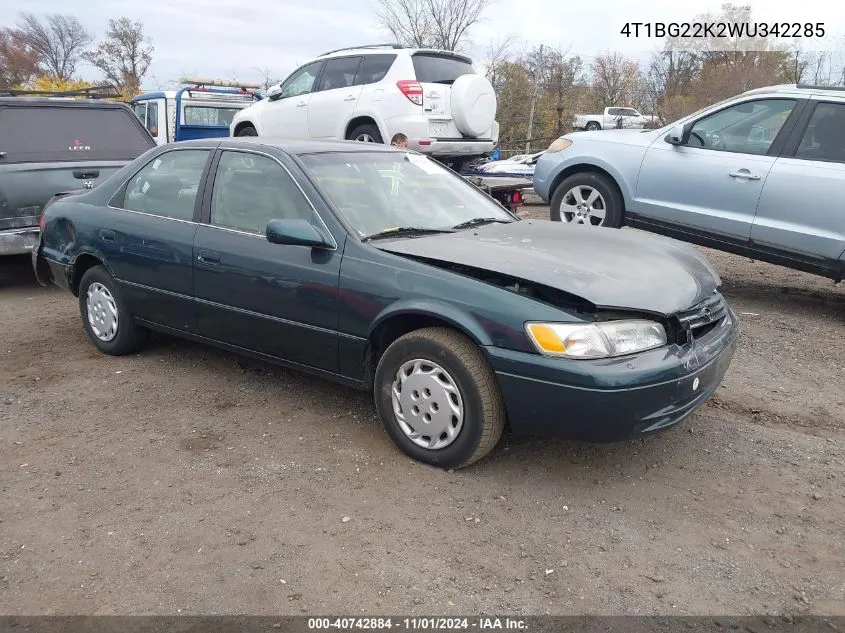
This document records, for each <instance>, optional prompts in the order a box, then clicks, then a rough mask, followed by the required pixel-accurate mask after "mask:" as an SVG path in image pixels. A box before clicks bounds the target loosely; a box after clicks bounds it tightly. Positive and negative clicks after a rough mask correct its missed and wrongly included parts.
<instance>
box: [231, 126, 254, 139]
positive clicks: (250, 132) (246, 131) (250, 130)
mask: <svg viewBox="0 0 845 633" xmlns="http://www.w3.org/2000/svg"><path fill="white" fill-rule="evenodd" d="M235 136H258V131H257V130H256V129H255V128H254V127H252V126H251V125H247V126H246V127H242V128H241V129H240V130H238V133H237V134H235Z"/></svg>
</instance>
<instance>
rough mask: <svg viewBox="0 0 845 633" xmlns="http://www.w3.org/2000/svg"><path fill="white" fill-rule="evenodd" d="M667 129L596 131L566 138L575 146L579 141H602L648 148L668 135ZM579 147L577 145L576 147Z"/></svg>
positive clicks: (574, 133) (573, 134)
mask: <svg viewBox="0 0 845 633" xmlns="http://www.w3.org/2000/svg"><path fill="white" fill-rule="evenodd" d="M666 133H667V132H666V130H665V129H658V130H616V129H608V130H596V131H594V132H573V133H571V134H567V135H566V138H568V139H569V140H570V141H572V142H573V145H575V144H577V143H578V142H579V141H584V140H589V141H590V142H591V143H595V142H596V141H602V142H605V143H623V144H626V145H640V146H643V147H647V146H648V145H651V144H652V143H653V142H654V141H655V140H657V139H658V138H660V136H661V134H662V135H664V136H665V135H666ZM575 146H576V147H577V145H575Z"/></svg>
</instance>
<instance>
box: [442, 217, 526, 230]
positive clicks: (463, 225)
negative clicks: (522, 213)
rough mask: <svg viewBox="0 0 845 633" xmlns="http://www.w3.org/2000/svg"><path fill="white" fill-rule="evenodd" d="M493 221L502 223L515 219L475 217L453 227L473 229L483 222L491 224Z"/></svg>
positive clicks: (508, 222)
mask: <svg viewBox="0 0 845 633" xmlns="http://www.w3.org/2000/svg"><path fill="white" fill-rule="evenodd" d="M491 222H499V223H501V224H510V223H511V222H513V220H505V219H504V218H473V219H472V220H467V221H466V222H461V223H460V224H456V225H455V226H453V227H452V228H453V229H471V228H473V227H474V226H481V225H482V224H490V223H491Z"/></svg>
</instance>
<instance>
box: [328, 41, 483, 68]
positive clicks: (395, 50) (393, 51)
mask: <svg viewBox="0 0 845 633" xmlns="http://www.w3.org/2000/svg"><path fill="white" fill-rule="evenodd" d="M399 53H404V54H407V55H416V54H417V53H430V54H433V55H445V56H448V57H455V58H457V59H460V60H463V61H466V62H468V63H470V64H471V63H472V59H470V58H469V57H467V56H466V55H461V54H460V53H456V52H455V51H447V50H444V49H439V48H406V47H404V46H396V45H389V44H383V45H372V46H359V47H350V48H342V49H340V50H336V51H329V52H327V53H323V54H322V55H318V56H316V57H315V58H314V60H313V61H319V60H321V59H331V58H332V57H349V56H352V55H356V56H357V55H385V54H386V55H397V54H399Z"/></svg>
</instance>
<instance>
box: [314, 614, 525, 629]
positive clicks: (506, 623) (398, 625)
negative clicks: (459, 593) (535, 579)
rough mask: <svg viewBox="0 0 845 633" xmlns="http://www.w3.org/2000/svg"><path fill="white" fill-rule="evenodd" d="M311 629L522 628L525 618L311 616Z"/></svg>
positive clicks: (523, 627)
mask: <svg viewBox="0 0 845 633" xmlns="http://www.w3.org/2000/svg"><path fill="white" fill-rule="evenodd" d="M308 628H309V629H310V630H314V631H320V630H325V631H328V630H333V629H334V630H341V631H343V630H348V631H352V630H356V631H357V630H363V629H369V630H383V629H405V630H408V631H468V630H472V629H476V630H480V631H496V630H501V631H507V630H510V631H519V630H525V629H526V623H525V621H524V620H520V619H518V618H496V617H490V618H481V617H479V618H444V617H414V618H363V617H359V618H354V617H353V618H308Z"/></svg>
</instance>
